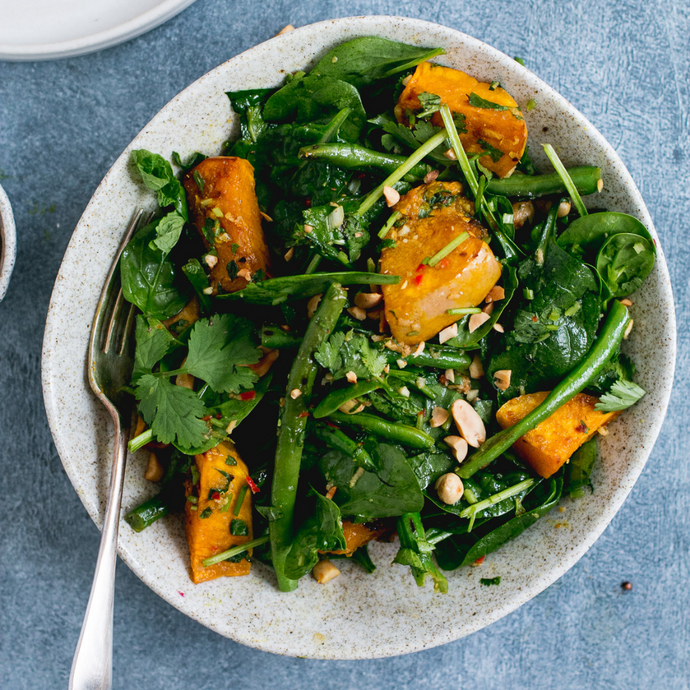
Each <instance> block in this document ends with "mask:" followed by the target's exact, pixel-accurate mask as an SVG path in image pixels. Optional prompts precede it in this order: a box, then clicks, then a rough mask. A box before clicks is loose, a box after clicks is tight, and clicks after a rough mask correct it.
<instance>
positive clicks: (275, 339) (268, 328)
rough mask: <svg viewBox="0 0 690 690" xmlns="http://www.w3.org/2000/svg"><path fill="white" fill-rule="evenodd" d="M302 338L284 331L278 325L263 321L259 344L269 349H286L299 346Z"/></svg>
mask: <svg viewBox="0 0 690 690" xmlns="http://www.w3.org/2000/svg"><path fill="white" fill-rule="evenodd" d="M301 342H302V338H301V337H300V336H298V335H295V334H294V333H290V332H288V333H286V332H285V331H284V330H283V329H282V328H281V327H280V326H276V325H275V324H270V323H265V324H264V325H263V326H262V327H261V344H262V345H263V346H264V347H267V348H269V349H270V350H286V349H289V348H291V347H299V344H300V343H301Z"/></svg>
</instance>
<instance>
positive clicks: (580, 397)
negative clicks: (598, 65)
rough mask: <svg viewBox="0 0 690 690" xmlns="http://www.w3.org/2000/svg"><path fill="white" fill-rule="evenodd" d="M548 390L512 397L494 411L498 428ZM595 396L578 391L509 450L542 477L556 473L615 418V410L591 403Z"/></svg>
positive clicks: (522, 414) (526, 410)
mask: <svg viewBox="0 0 690 690" xmlns="http://www.w3.org/2000/svg"><path fill="white" fill-rule="evenodd" d="M548 394H549V391H544V392H541V393H530V394H528V395H521V396H519V397H517V398H513V399H512V400H509V401H508V402H507V403H505V404H504V405H503V406H502V407H501V408H500V409H499V410H498V412H497V413H496V420H497V421H498V423H499V424H500V425H501V428H503V429H507V428H508V427H510V426H513V424H516V423H517V422H519V421H520V420H521V419H522V418H523V417H525V416H527V414H528V413H530V412H531V411H532V410H533V409H534V408H535V407H537V405H540V404H541V403H542V402H543V401H544V400H545V399H546V396H547V395H548ZM598 402H599V398H596V397H594V396H593V395H587V394H586V393H578V394H577V395H576V396H575V397H574V398H572V399H571V400H569V401H568V402H567V403H566V404H565V405H563V406H562V407H560V408H559V409H558V410H556V412H554V413H553V414H552V415H551V416H550V417H549V418H548V419H545V420H544V421H543V422H542V423H541V424H538V425H537V426H536V427H535V428H534V429H532V431H528V432H527V433H526V434H525V435H524V436H521V437H520V438H519V439H518V440H517V441H516V442H515V443H514V444H513V449H514V450H515V452H516V453H517V454H518V455H519V456H520V457H521V458H522V459H523V460H526V461H527V462H528V463H529V464H530V466H531V467H532V469H533V470H534V471H535V472H536V473H537V474H538V475H540V476H542V477H544V478H548V477H550V476H551V475H552V474H554V473H555V472H557V471H558V470H559V469H560V468H561V467H562V466H563V465H564V464H565V463H566V462H568V460H569V459H570V456H571V455H572V454H573V453H574V452H575V451H576V450H577V449H578V448H579V447H580V446H581V445H582V444H583V443H585V441H589V439H590V438H592V436H594V434H595V433H596V432H597V429H599V428H600V427H602V426H604V425H606V424H608V423H609V422H610V421H612V420H613V419H615V418H616V417H617V416H618V415H619V414H620V413H619V412H599V411H598V410H595V409H594V406H595V405H596V404H597V403H598Z"/></svg>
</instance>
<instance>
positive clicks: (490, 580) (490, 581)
mask: <svg viewBox="0 0 690 690" xmlns="http://www.w3.org/2000/svg"><path fill="white" fill-rule="evenodd" d="M479 582H480V583H481V584H483V585H484V586H485V587H491V586H492V585H500V584H501V576H500V575H499V576H498V577H483V578H482V579H481V580H479Z"/></svg>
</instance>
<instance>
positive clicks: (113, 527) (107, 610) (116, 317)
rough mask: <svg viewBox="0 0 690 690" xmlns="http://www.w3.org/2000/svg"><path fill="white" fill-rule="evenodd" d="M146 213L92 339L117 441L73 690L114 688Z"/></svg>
mask: <svg viewBox="0 0 690 690" xmlns="http://www.w3.org/2000/svg"><path fill="white" fill-rule="evenodd" d="M142 215H143V211H142V210H139V211H137V213H136V214H135V216H134V218H133V219H132V222H131V223H130V224H129V227H128V228H127V232H126V233H125V236H124V238H123V240H122V243H121V244H120V247H119V249H118V251H117V255H116V257H115V260H114V261H113V265H112V267H111V269H110V273H108V278H107V280H106V282H105V286H104V287H103V292H102V293H101V298H100V300H99V302H98V307H96V315H95V316H94V319H93V326H92V329H91V338H90V339H89V356H88V368H89V383H90V384H91V388H92V389H93V392H94V393H95V394H96V396H97V397H98V399H99V400H100V401H101V402H102V403H103V404H104V405H105V406H106V408H107V409H108V412H110V416H111V417H112V418H113V423H114V425H115V443H114V446H113V466H112V470H111V475H110V488H109V490H108V503H107V506H106V510H105V520H104V521H103V533H102V535H101V545H100V548H99V549H98V561H97V562H96V572H95V573H94V576H93V584H92V585H91V594H90V596H89V603H88V606H87V607H86V614H85V615H84V622H83V623H82V626H81V634H80V635H79V642H78V643H77V649H76V651H75V653H74V660H73V661H72V672H71V673H70V679H69V687H70V690H109V689H110V688H111V686H112V671H113V600H114V589H115V564H116V561H117V535H118V525H119V521H120V504H121V503H122V487H123V480H124V476H125V464H126V459H127V452H126V451H127V436H128V433H129V420H127V415H128V414H130V413H131V408H130V403H129V401H128V399H127V398H128V396H127V395H126V394H125V393H123V392H122V391H121V388H122V386H124V385H127V384H128V383H129V380H130V378H131V375H132V358H131V356H130V348H129V343H130V337H131V331H132V323H133V321H134V311H135V309H134V306H133V305H130V304H129V302H125V300H124V297H123V294H122V285H121V282H120V271H119V270H118V267H119V264H120V256H121V254H122V250H123V249H124V248H125V246H126V245H127V243H128V242H129V240H130V239H131V237H132V235H133V234H134V231H135V230H136V229H137V227H138V225H139V221H140V220H141V217H142ZM124 420H126V422H125V421H124Z"/></svg>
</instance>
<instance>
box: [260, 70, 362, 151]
mask: <svg viewBox="0 0 690 690" xmlns="http://www.w3.org/2000/svg"><path fill="white" fill-rule="evenodd" d="M343 108H350V111H351V112H350V114H349V116H348V118H347V120H345V122H344V123H343V124H342V125H341V127H340V135H341V137H342V138H343V139H344V140H345V141H352V142H354V141H357V139H359V134H360V132H361V131H362V127H363V125H364V123H365V122H366V119H367V116H366V113H365V112H364V107H363V106H362V100H361V99H360V97H359V92H358V91H357V89H356V88H355V87H354V86H352V85H351V84H348V83H347V82H344V81H341V80H340V79H334V78H333V77H327V76H313V77H312V76H309V77H302V78H299V77H298V78H295V79H292V80H291V81H289V82H288V83H287V84H285V86H283V88H282V89H280V90H278V91H277V92H276V93H274V94H273V95H272V96H271V97H270V98H269V99H268V101H266V105H265V106H264V111H263V116H264V119H266V120H268V121H269V122H286V121H288V120H293V119H294V120H295V121H296V122H297V123H303V122H318V121H323V120H330V119H331V118H332V117H333V116H334V115H336V114H337V113H338V112H339V111H340V110H342V109H343Z"/></svg>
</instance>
